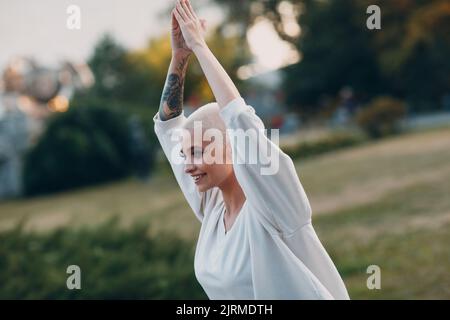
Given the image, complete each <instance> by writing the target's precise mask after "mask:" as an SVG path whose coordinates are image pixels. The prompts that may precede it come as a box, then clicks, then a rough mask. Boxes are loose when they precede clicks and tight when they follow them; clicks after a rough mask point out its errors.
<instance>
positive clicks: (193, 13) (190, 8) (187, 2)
mask: <svg viewBox="0 0 450 320" xmlns="http://www.w3.org/2000/svg"><path fill="white" fill-rule="evenodd" d="M186 4H187V7H188V10H189V12H190V13H191V15H192V17H194V19H197V15H196V14H195V12H194V9H192V6H191V2H190V1H189V0H186Z"/></svg>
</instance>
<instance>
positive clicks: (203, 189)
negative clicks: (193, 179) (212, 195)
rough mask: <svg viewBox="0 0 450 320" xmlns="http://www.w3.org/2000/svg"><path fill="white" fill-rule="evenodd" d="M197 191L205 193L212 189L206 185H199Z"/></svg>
mask: <svg viewBox="0 0 450 320" xmlns="http://www.w3.org/2000/svg"><path fill="white" fill-rule="evenodd" d="M197 189H198V191H200V192H205V191H207V190H208V189H210V187H209V186H207V185H206V184H198V185H197Z"/></svg>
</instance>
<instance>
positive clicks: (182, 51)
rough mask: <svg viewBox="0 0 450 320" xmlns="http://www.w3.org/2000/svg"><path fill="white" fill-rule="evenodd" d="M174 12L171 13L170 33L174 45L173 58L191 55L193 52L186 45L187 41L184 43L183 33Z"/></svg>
mask: <svg viewBox="0 0 450 320" xmlns="http://www.w3.org/2000/svg"><path fill="white" fill-rule="evenodd" d="M174 10H175V9H174ZM174 10H173V11H172V13H171V16H172V30H171V33H170V42H171V45H172V56H178V55H191V54H192V50H191V49H189V47H188V46H187V45H186V41H184V38H183V33H182V32H181V29H180V25H179V24H178V21H177V19H176V18H175V14H174Z"/></svg>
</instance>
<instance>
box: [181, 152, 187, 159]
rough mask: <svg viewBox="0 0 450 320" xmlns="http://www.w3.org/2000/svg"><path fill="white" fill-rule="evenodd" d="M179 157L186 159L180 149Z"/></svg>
mask: <svg viewBox="0 0 450 320" xmlns="http://www.w3.org/2000/svg"><path fill="white" fill-rule="evenodd" d="M180 157H181V158H183V159H186V155H185V154H184V152H183V151H180Z"/></svg>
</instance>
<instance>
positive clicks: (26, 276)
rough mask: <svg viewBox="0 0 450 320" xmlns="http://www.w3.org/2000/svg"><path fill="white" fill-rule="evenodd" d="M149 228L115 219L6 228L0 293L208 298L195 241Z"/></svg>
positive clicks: (0, 238)
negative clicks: (71, 280) (73, 272)
mask: <svg viewBox="0 0 450 320" xmlns="http://www.w3.org/2000/svg"><path fill="white" fill-rule="evenodd" d="M148 230H149V229H148V226H147V225H135V226H134V227H132V228H130V229H124V228H121V227H119V226H118V223H117V220H111V221H109V222H107V223H104V224H103V225H100V226H96V227H91V228H87V227H84V228H82V229H73V228H62V229H59V230H55V231H52V232H50V233H46V234H40V233H32V232H25V231H23V230H22V228H21V226H20V225H19V226H18V227H17V228H15V229H13V230H10V231H5V232H2V233H0V269H1V271H2V272H0V283H1V286H0V299H205V298H206V295H205V294H204V292H203V289H202V288H201V286H200V285H199V283H198V282H197V280H196V278H195V275H194V270H193V265H194V261H193V257H194V245H193V243H189V242H186V241H182V240H180V239H178V238H176V237H174V236H172V235H169V234H149V232H148ZM130 253H132V254H130ZM70 265H77V266H79V267H80V269H81V290H69V289H68V288H67V286H66V280H67V278H68V277H69V276H70V274H67V273H66V270H67V267H68V266H70Z"/></svg>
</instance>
